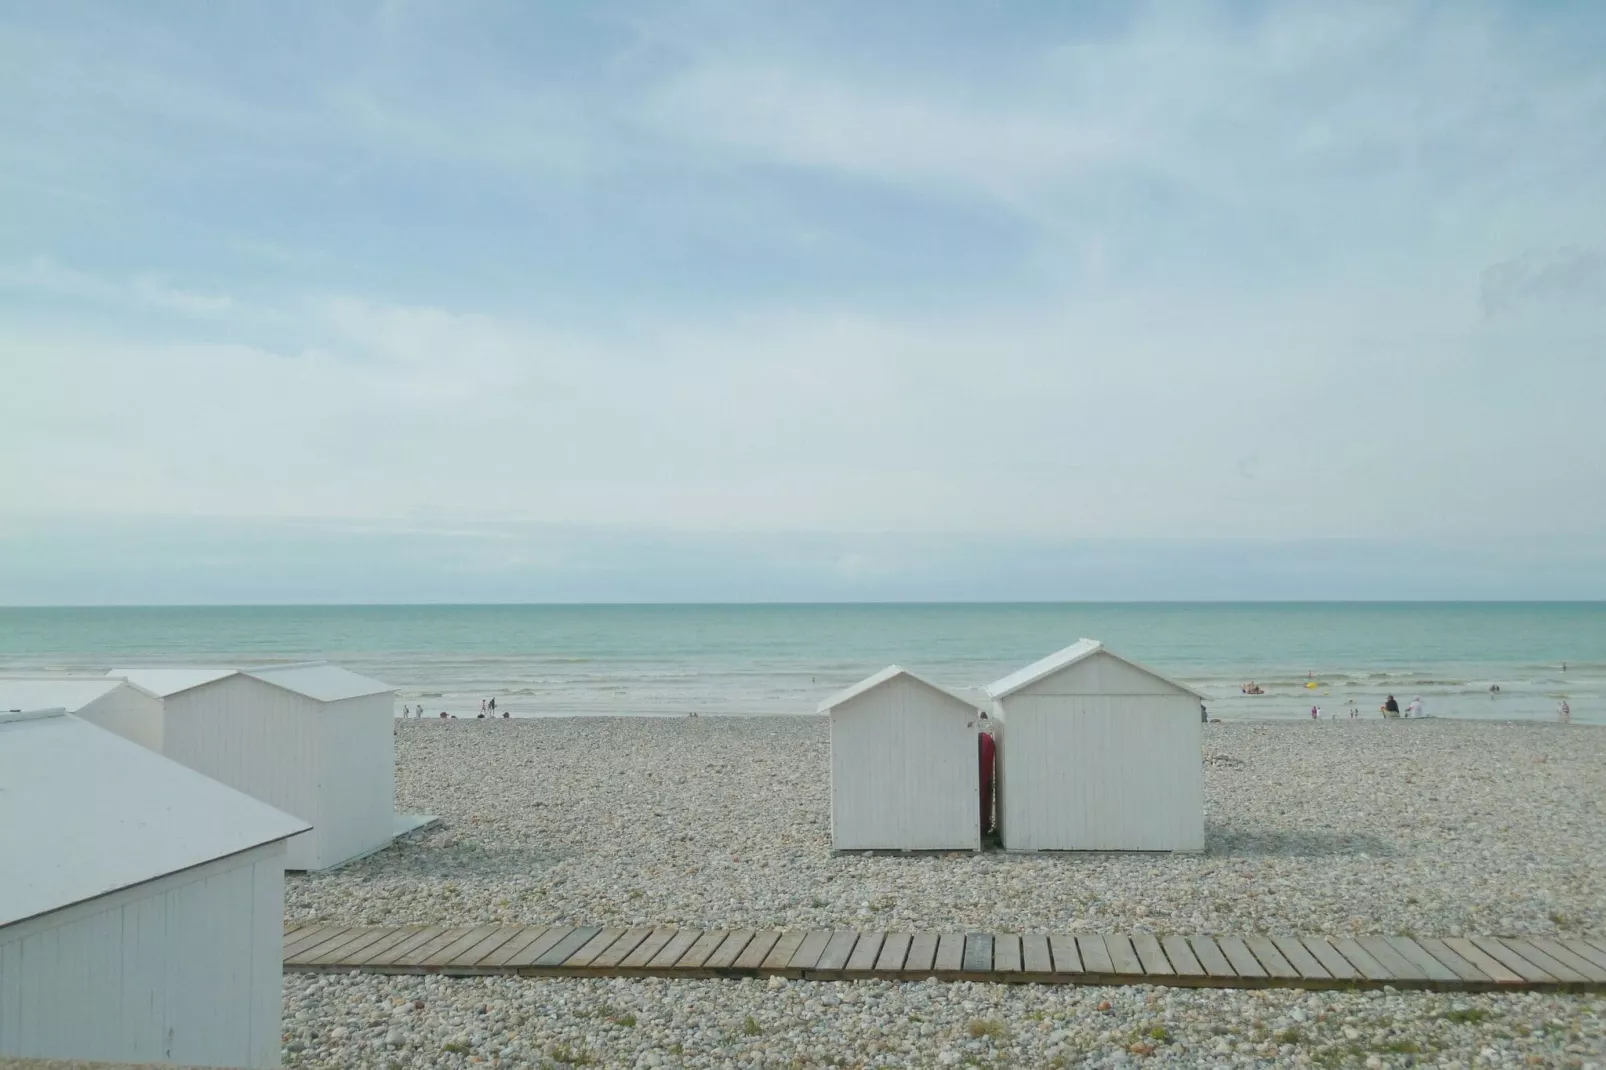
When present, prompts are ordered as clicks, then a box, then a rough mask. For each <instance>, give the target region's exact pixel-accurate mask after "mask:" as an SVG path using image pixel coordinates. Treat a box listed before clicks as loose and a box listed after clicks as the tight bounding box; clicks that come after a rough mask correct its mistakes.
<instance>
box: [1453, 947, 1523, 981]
mask: <svg viewBox="0 0 1606 1070" xmlns="http://www.w3.org/2000/svg"><path fill="white" fill-rule="evenodd" d="M1444 945H1445V946H1446V947H1448V948H1449V949H1450V950H1451V951H1454V952H1455V953H1456V954H1457V955H1460V956H1461V957H1462V958H1464V959H1466V960H1467V961H1468V962H1470V963H1472V965H1474V966H1476V967H1477V968H1478V969H1480V970H1482V971H1483V972H1484V973H1485V974H1486V975H1488V977H1489V980H1491V981H1493V982H1494V983H1495V984H1497V985H1520V984H1522V977H1521V976H1519V975H1518V974H1516V973H1513V972H1512V971H1511V970H1508V969H1506V967H1505V964H1504V963H1502V962H1501V961H1500V960H1499V959H1496V958H1491V957H1489V956H1488V955H1487V954H1485V953H1484V951H1483V949H1482V948H1480V947H1478V945H1476V944H1474V943H1473V942H1472V941H1471V940H1468V939H1466V938H1465V937H1459V936H1446V937H1445V938H1444Z"/></svg>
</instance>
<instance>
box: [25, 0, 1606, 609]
mask: <svg viewBox="0 0 1606 1070" xmlns="http://www.w3.org/2000/svg"><path fill="white" fill-rule="evenodd" d="M1602 55H1606V9H1603V8H1602V7H1601V6H1600V5H1597V4H1592V3H1576V4H1565V3H1542V4H1523V3H1486V2H1476V0H1473V2H1467V3H1455V4H1442V3H1441V4H1412V3H1404V2H1400V3H1386V4H1384V3H1380V4H1368V3H1356V4H1345V5H1312V4H1278V3H1243V2H1239V3H1223V4H1207V3H1189V2H1178V3H1155V4H1147V5H1146V4H1129V3H1113V2H1112V3H1101V2H1089V3H1079V4H1075V5H1067V4H1060V3H1028V2H1024V0H1023V2H1020V3H1015V4H973V3H959V2H946V0H930V2H922V3H912V2H910V3H889V4H876V5H864V4H850V3H831V2H822V3H817V4H806V5H802V4H791V3H764V2H743V3H734V2H733V3H725V2H713V3H707V2H691V3H673V2H663V3H651V4H636V3H607V2H599V3H594V4H545V5H533V4H525V3H517V2H508V3H497V2H490V0H487V2H480V3H444V2H442V3H426V2H418V0H389V2H382V3H373V2H369V3H335V2H332V3H320V4H314V3H291V4H269V3H240V4H198V3H179V2H165V0H156V2H152V3H147V4H139V5H128V4H116V3H101V4H81V3H74V2H70V0H63V2H59V3H52V4H30V3H26V2H22V0H0V205H3V207H0V382H3V384H4V389H3V390H0V603H12V604H55V603H76V604H84V603H89V604H97V603H102V602H105V603H111V602H191V601H201V602H206V601H246V602H252V601H261V602H279V601H336V602H338V601H415V600H443V601H459V600H535V601H540V600H550V599H558V600H579V601H586V600H592V599H606V600H625V601H630V600H656V599H671V600H693V601H695V600H703V599H718V600H747V599H760V600H763V599H772V598H779V599H801V600H813V599H831V600H835V599H849V600H851V599H856V598H867V599H878V598H899V599H922V598H982V599H985V598H1038V597H1040V598H1066V599H1075V598H1079V597H1089V598H1095V597H1096V598H1159V599H1165V598H1191V597H1200V598H1262V597H1264V598H1282V597H1298V598H1307V597H1309V598H1348V597H1357V598H1378V597H1382V598H1387V597H1402V598H1417V597H1424V598H1457V597H1468V598H1479V597H1499V598H1506V597H1511V598H1522V597H1536V598H1538V597H1543V598H1606V539H1603V538H1602V537H1601V534H1600V533H1601V532H1602V530H1603V529H1606V464H1603V462H1602V458H1606V418H1603V417H1606V410H1603V402H1606V64H1603V63H1602V62H1601V61H1600V57H1601V56H1602Z"/></svg>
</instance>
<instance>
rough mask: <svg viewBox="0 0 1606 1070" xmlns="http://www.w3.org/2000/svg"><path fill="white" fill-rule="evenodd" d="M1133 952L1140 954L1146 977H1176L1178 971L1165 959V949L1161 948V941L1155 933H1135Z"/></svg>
mask: <svg viewBox="0 0 1606 1070" xmlns="http://www.w3.org/2000/svg"><path fill="white" fill-rule="evenodd" d="M1132 950H1133V951H1136V952H1137V954H1138V962H1139V963H1140V964H1142V966H1143V973H1144V976H1147V977H1174V976H1176V972H1177V971H1175V970H1173V969H1172V968H1171V963H1170V962H1169V961H1168V960H1167V959H1166V957H1165V949H1164V948H1162V947H1161V946H1160V941H1159V939H1158V938H1157V937H1156V936H1155V935H1154V934H1153V933H1134V934H1133V936H1132Z"/></svg>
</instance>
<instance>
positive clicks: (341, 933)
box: [284, 925, 356, 961]
mask: <svg viewBox="0 0 1606 1070" xmlns="http://www.w3.org/2000/svg"><path fill="white" fill-rule="evenodd" d="M355 929H356V927H355V926H351V925H329V926H326V927H324V928H322V929H317V930H315V931H313V932H311V933H309V934H307V935H306V936H304V937H302V938H301V939H299V940H297V941H296V942H295V943H293V944H291V945H290V946H289V947H287V948H285V949H284V957H285V960H286V961H289V960H290V959H294V958H300V957H301V956H302V955H305V954H307V953H309V952H314V949H315V948H318V947H321V946H323V945H324V944H327V943H328V942H329V941H331V940H343V939H345V938H346V937H347V935H348V934H350V933H352V932H354V931H355ZM314 953H315V952H314Z"/></svg>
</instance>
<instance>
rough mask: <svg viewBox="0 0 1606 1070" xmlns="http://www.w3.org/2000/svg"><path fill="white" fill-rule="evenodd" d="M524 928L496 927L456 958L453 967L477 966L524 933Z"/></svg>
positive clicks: (515, 926) (513, 926)
mask: <svg viewBox="0 0 1606 1070" xmlns="http://www.w3.org/2000/svg"><path fill="white" fill-rule="evenodd" d="M524 928H525V927H524V926H523V925H498V926H497V927H496V931H495V932H493V933H491V935H489V936H487V937H486V938H485V939H483V940H481V941H480V942H479V943H477V944H475V945H474V946H473V947H471V948H469V949H468V950H467V951H465V952H463V953H462V954H461V955H459V956H457V962H456V963H455V964H454V965H456V966H459V967H465V966H475V967H477V966H479V964H480V960H481V959H483V958H484V957H485V956H487V955H489V954H490V953H491V952H493V951H495V950H496V949H497V948H499V947H501V946H502V945H503V944H505V943H507V942H508V941H509V940H511V939H513V938H514V937H515V936H518V935H519V934H521V933H522V932H524Z"/></svg>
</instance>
